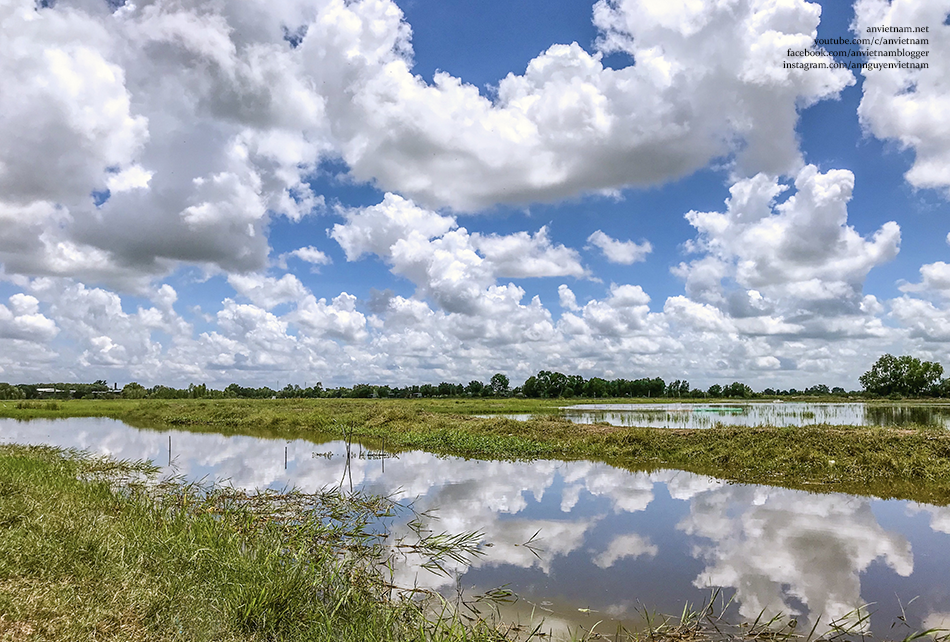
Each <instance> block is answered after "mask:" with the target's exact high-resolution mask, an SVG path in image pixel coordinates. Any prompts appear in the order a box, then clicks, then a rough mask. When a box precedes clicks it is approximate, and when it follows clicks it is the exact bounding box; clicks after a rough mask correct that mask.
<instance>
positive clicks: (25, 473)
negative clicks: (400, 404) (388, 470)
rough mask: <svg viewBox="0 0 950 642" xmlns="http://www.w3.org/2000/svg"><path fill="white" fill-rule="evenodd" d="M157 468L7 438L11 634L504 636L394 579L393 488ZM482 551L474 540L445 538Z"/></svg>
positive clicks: (1, 623)
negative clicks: (385, 523) (265, 481)
mask: <svg viewBox="0 0 950 642" xmlns="http://www.w3.org/2000/svg"><path fill="white" fill-rule="evenodd" d="M154 472H155V470H154V468H151V467H150V466H149V465H147V464H140V463H128V462H115V461H113V460H108V459H100V458H93V457H90V456H87V455H83V454H79V453H75V452H67V451H61V450H57V449H53V448H48V447H27V446H0V639H3V640H6V639H14V640H20V639H31V640H32V639H39V640H93V639H95V640H347V641H349V640H369V641H380V642H382V641H387V640H434V641H441V640H445V641H449V640H472V641H477V640H488V639H495V638H496V637H497V634H496V631H495V629H494V628H493V627H492V626H490V625H489V624H488V623H487V622H476V623H473V624H467V625H464V626H463V625H462V622H461V620H460V619H459V618H458V617H457V616H456V615H454V614H452V613H447V612H442V614H441V617H434V616H433V615H432V610H431V609H430V608H429V606H428V605H427V604H426V602H425V600H424V599H420V598H418V597H416V598H411V597H409V596H410V595H418V592H402V591H400V590H398V588H397V587H393V585H392V583H391V582H390V581H389V579H388V578H387V574H386V565H385V561H386V555H387V550H393V547H392V545H390V544H386V543H385V536H386V534H385V533H383V532H379V531H378V530H376V527H375V526H373V525H374V524H376V523H378V520H379V518H380V516H384V515H387V514H391V512H392V511H393V510H394V509H395V508H396V507H397V506H396V504H395V503H394V502H392V501H391V500H389V499H387V498H384V497H371V496H362V495H351V494H346V493H343V492H341V491H337V490H325V491H321V492H318V493H314V494H306V493H300V492H295V491H288V492H280V493H277V492H261V493H253V494H245V493H243V492H241V491H238V490H235V489H230V488H218V487H202V486H200V485H196V484H186V483H183V482H181V481H176V480H172V481H168V482H164V483H154V482H153V481H152V476H153V475H154ZM438 544H439V545H442V544H444V542H442V541H441V540H440V541H439V542H438ZM397 546H400V547H402V549H404V550H407V549H408V550H411V551H412V552H414V553H416V554H420V555H422V556H423V557H425V556H427V555H428V556H429V557H430V558H431V559H432V560H435V561H436V564H437V563H438V562H437V558H438V556H439V555H442V554H443V551H440V550H436V549H437V548H438V546H429V545H427V543H426V541H425V539H424V538H422V539H418V540H415V541H410V542H407V541H400V542H398V543H397ZM466 546H467V548H466ZM475 551H476V544H474V543H473V541H472V540H466V541H465V542H463V543H462V545H460V546H457V547H454V548H451V550H450V551H449V553H450V554H454V555H463V554H468V553H475Z"/></svg>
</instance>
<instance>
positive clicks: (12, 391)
mask: <svg viewBox="0 0 950 642" xmlns="http://www.w3.org/2000/svg"><path fill="white" fill-rule="evenodd" d="M25 397H26V393H24V392H23V390H22V389H20V388H18V387H17V386H13V385H10V384H9V383H0V399H23V398H25Z"/></svg>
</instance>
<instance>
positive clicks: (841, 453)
mask: <svg viewBox="0 0 950 642" xmlns="http://www.w3.org/2000/svg"><path fill="white" fill-rule="evenodd" d="M625 401H629V400H625ZM563 403H564V402H563V401H558V400H513V399H470V400H456V399H438V400H428V399H420V400H397V401H390V400H356V399H319V400H253V401H252V400H239V399H231V400H216V401H208V400H194V401H192V400H182V401H152V400H146V401H124V400H112V401H108V400H97V401H88V402H87V401H66V402H57V407H56V408H46V407H36V408H34V407H29V408H17V407H16V403H15V402H5V403H0V415H6V416H10V417H16V418H22V419H26V418H35V417H48V418H57V417H66V416H107V417H114V418H116V419H121V420H123V421H126V422H128V423H130V424H131V425H133V426H137V427H140V428H157V429H167V428H169V427H176V428H180V429H187V430H194V431H208V432H220V433H225V434H247V435H254V436H259V437H268V438H281V439H288V438H304V439H311V440H313V441H323V440H326V439H330V438H341V437H344V436H347V437H350V438H353V439H360V440H363V441H365V442H367V443H368V444H370V445H378V444H380V443H381V442H382V441H383V440H385V441H386V446H387V449H390V450H400V449H422V450H427V451H430V452H434V453H440V454H451V455H458V456H463V457H473V458H486V459H488V458H498V459H536V458H552V459H591V460H599V461H604V462H607V463H609V464H612V465H615V466H619V467H623V468H627V469H630V470H652V469H659V468H675V469H679V470H687V471H691V472H696V473H702V474H708V475H713V476H716V477H719V478H722V479H727V480H731V481H735V482H744V483H763V484H772V485H778V486H785V487H789V488H800V489H808V490H814V491H841V492H850V493H856V494H862V495H874V496H878V497H884V498H902V499H913V500H917V501H922V502H927V503H933V504H940V505H945V504H950V431H947V430H944V429H935V428H927V427H915V428H911V429H907V428H902V429H895V428H880V427H841V426H838V427H835V426H823V425H820V426H807V427H798V428H775V427H753V428H748V427H721V428H713V429H708V430H675V429H654V428H627V427H615V426H608V425H606V424H594V425H578V424H574V423H571V422H568V421H566V420H564V419H563V418H561V417H559V416H558V415H557V414H555V411H556V409H557V407H558V406H559V405H563ZM492 412H505V413H515V412H518V413H533V414H537V415H538V416H537V417H536V418H535V419H532V420H531V421H527V422H519V421H513V420H509V419H505V418H503V417H493V418H487V419H483V418H475V417H472V416H470V415H471V414H489V413H492Z"/></svg>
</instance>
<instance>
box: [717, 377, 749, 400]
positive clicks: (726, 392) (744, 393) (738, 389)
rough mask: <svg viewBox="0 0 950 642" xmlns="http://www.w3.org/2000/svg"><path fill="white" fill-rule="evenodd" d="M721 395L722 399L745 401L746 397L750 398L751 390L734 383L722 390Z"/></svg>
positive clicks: (739, 383)
mask: <svg viewBox="0 0 950 642" xmlns="http://www.w3.org/2000/svg"><path fill="white" fill-rule="evenodd" d="M722 395H723V396H724V397H738V398H742V399H747V398H748V397H751V396H752V388H750V387H749V386H747V385H745V384H744V383H741V382H739V381H734V382H732V383H731V384H729V385H728V386H726V387H725V388H723V390H722Z"/></svg>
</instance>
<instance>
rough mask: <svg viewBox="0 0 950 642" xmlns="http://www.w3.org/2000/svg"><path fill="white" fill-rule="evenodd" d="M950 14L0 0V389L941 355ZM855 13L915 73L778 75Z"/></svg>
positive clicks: (790, 365)
mask: <svg viewBox="0 0 950 642" xmlns="http://www.w3.org/2000/svg"><path fill="white" fill-rule="evenodd" d="M948 13H950V2H948V1H947V0H943V1H937V0H913V1H911V0H892V1H891V2H886V1H885V0H860V2H858V3H856V4H855V5H853V6H852V5H849V4H848V3H843V2H824V3H814V2H806V1H805V0H788V1H787V2H784V3H779V4H776V3H772V2H766V1H765V0H728V1H724V2H715V3H714V2H703V1H701V0H699V1H687V0H682V1H666V2H657V1H654V0H600V1H599V2H597V3H596V4H591V3H589V2H586V3H585V2H561V3H557V5H551V4H550V3H542V2H510V3H495V2H470V3H461V4H459V3H445V2H436V1H434V0H407V1H404V2H399V1H396V2H394V1H393V0H359V1H357V2H349V3H344V2H342V0H320V1H319V2H302V1H298V0H279V1H276V2H247V3H241V5H240V6H237V5H234V6H220V5H219V4H216V3H213V2H210V1H207V0H188V1H187V2H176V3H170V2H164V1H161V0H159V1H156V2H147V3H146V2H142V3H136V4H131V3H126V4H125V5H123V6H121V7H118V8H116V7H114V6H113V5H110V4H108V3H106V2H101V1H100V0H82V1H80V0H77V1H75V2H66V1H60V2H58V3H56V5H55V6H54V7H46V8H40V9H36V8H35V6H34V3H33V2H32V1H26V0H5V1H3V2H0V18H2V19H3V20H4V21H5V24H6V25H7V26H8V27H9V28H7V27H5V28H4V30H3V36H2V40H0V71H2V72H3V73H4V77H6V78H12V79H13V80H12V81H10V83H9V85H10V91H8V92H5V93H4V95H3V96H0V108H2V109H0V114H2V115H0V150H2V151H0V224H2V226H0V306H2V307H0V380H7V381H13V382H23V381H38V380H50V379H57V380H94V379H100V378H104V379H107V380H109V381H118V382H120V383H123V382H127V381H131V380H137V381H140V382H142V383H144V384H146V385H153V384H156V383H166V384H173V385H187V384H188V383H190V382H195V383H198V382H207V383H208V384H209V385H215V386H223V385H227V384H228V383H230V382H232V381H236V382H239V383H242V384H245V385H252V384H253V385H271V386H275V385H283V384H286V383H288V382H290V383H301V384H303V383H304V382H311V383H312V382H314V381H322V382H323V383H324V385H352V384H354V383H357V382H371V383H392V384H405V383H423V382H430V383H438V382H439V381H462V382H467V381H468V380H470V379H472V378H477V379H481V380H487V379H488V378H489V377H490V376H491V374H493V373H494V372H504V373H506V374H508V375H509V376H510V377H511V379H512V380H513V381H514V382H515V383H520V382H521V381H523V380H524V378H526V377H527V376H529V375H531V374H533V373H535V372H537V370H539V369H554V370H559V371H562V372H566V373H579V374H583V375H585V376H588V377H589V376H606V377H610V378H612V377H625V378H635V377H641V376H662V377H664V378H666V379H680V378H685V379H688V380H690V381H691V382H693V383H694V385H697V386H702V387H706V386H708V385H710V384H712V383H728V382H731V381H734V380H742V381H746V382H748V383H750V384H751V385H752V386H753V387H754V388H757V389H761V388H764V387H767V386H772V387H791V386H794V387H799V388H801V387H805V386H807V385H812V384H814V383H819V382H823V383H826V384H828V385H841V386H844V387H846V388H849V389H850V388H855V387H857V385H858V384H857V376H858V375H860V373H861V372H863V371H864V370H866V369H868V367H869V366H870V365H871V364H872V363H873V362H874V360H875V359H876V358H877V357H878V356H880V354H882V353H883V352H887V351H890V352H895V353H912V354H915V355H918V356H921V357H923V358H928V359H934V360H938V361H941V362H943V363H944V364H945V365H946V366H950V359H948V357H950V352H948V346H947V342H948V341H950V309H948V306H947V301H948V299H950V266H948V265H947V264H946V263H945V262H944V261H945V260H946V255H947V248H948V232H950V224H947V223H946V222H945V221H946V220H947V219H948V214H950V204H948V200H947V199H948V196H950V116H948V114H950V92H948V90H947V87H946V84H945V82H944V81H943V79H945V78H946V77H947V74H948V70H947V69H946V67H947V65H948V63H947V62H946V61H947V59H948V54H950V44H948V43H950V40H948V38H947V35H948V30H950V27H948V26H947V25H946V24H945V23H946V21H947V14H948ZM869 25H896V26H913V27H919V26H927V27H928V28H929V33H928V38H929V42H928V43H927V44H913V45H906V46H905V49H917V50H923V51H928V52H929V56H928V57H927V58H923V59H922V60H925V61H927V62H928V63H929V67H928V68H926V69H907V68H904V69H874V70H865V71H860V70H842V69H809V70H801V69H798V70H790V69H786V68H785V67H784V66H783V61H789V60H791V61H795V60H800V59H799V58H794V57H789V56H788V55H787V53H786V52H787V51H788V49H796V50H800V49H820V47H817V46H815V45H814V39H815V38H816V37H817V38H832V37H853V36H854V35H856V34H860V33H863V32H864V31H865V30H866V27H867V26H869ZM852 29H853V30H854V31H853V32H852ZM288 32H291V33H295V34H300V37H299V38H298V39H297V40H295V42H294V43H293V45H294V46H291V43H289V42H288V41H287V40H286V39H285V37H284V35H285V34H286V33H288ZM572 43H574V44H572ZM861 47H862V45H854V46H851V47H848V48H850V49H855V50H857V49H861ZM875 48H877V49H881V48H883V49H887V47H882V46H875V45H867V46H864V49H865V50H868V49H871V50H873V49H875ZM891 48H893V47H891ZM808 60H823V61H828V60H831V59H830V58H818V57H812V58H809V59H808ZM868 60H871V58H868ZM874 60H877V58H875V59H874ZM901 60H903V59H901ZM908 60H909V58H908ZM106 196H107V197H106ZM727 201H728V202H727Z"/></svg>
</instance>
